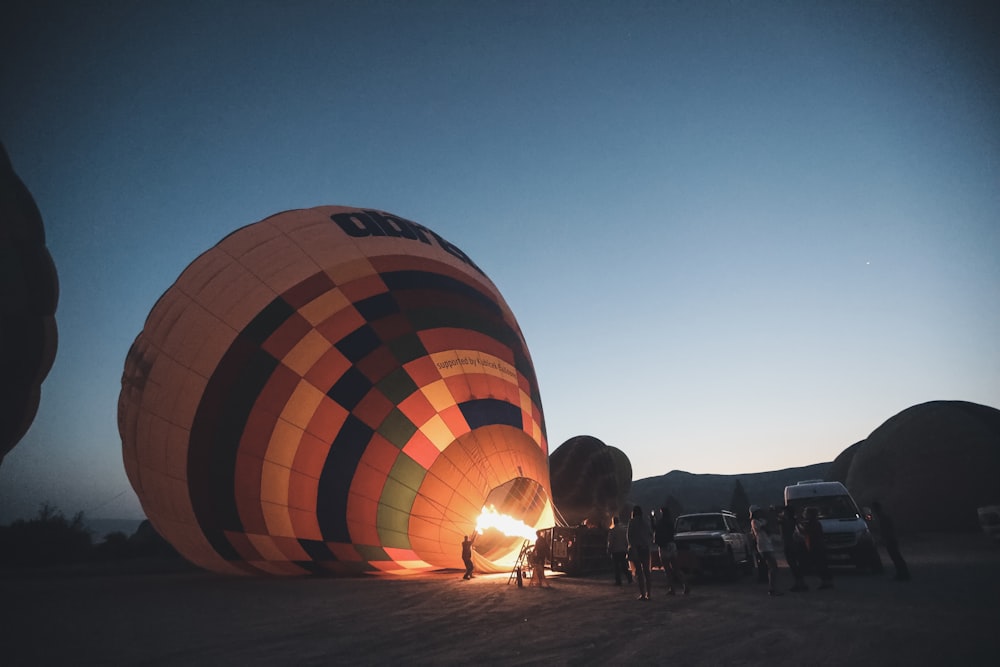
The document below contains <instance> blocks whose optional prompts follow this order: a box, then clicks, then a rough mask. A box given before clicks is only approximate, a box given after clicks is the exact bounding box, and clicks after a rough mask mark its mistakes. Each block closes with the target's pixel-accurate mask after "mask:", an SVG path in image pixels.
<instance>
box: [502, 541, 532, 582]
mask: <svg viewBox="0 0 1000 667" xmlns="http://www.w3.org/2000/svg"><path fill="white" fill-rule="evenodd" d="M531 548H532V544H531V540H525V541H524V544H522V545H521V551H520V553H518V554H517V562H516V563H514V568H513V569H512V570H511V571H510V576H509V577H507V584H508V585H510V582H512V581H517V585H518V586H521V582H522V580H523V575H522V568H523V565H524V562H525V559H526V558H527V557H528V553H529V552H530V551H531ZM529 568H530V564H529Z"/></svg>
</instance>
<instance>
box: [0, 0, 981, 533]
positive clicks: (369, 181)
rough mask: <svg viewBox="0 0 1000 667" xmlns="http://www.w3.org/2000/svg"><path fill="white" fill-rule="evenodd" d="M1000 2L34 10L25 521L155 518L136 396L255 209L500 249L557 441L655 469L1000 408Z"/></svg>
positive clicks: (814, 445)
mask: <svg viewBox="0 0 1000 667" xmlns="http://www.w3.org/2000/svg"><path fill="white" fill-rule="evenodd" d="M989 6H990V5H989V3H971V2H966V3H963V2H957V3H956V2H940V3H937V2H909V3H888V2H763V1H761V2H739V1H729V2H723V1H713V0H707V1H705V2H638V1H635V2H630V1H627V0H626V1H617V2H610V1H603V2H602V1H591V2H554V1H553V2H546V1H539V2H518V1H503V2H475V1H470V2H433V1H423V0H421V1H419V2H406V1H402V0H401V1H389V2H370V1H367V2H312V1H301V0H299V1H289V2H277V1H274V2H265V1H262V0H245V1H241V2H235V1H230V2H226V1H221V0H204V1H198V2H194V1H188V0H179V1H177V2H162V3H152V2H133V1H124V0H106V1H100V2H98V1H93V0H92V1H88V2H55V1H53V0H48V1H44V0H43V1H41V2H36V1H34V0H30V1H25V0H14V1H13V2H8V3H5V4H4V10H3V13H4V17H3V19H4V20H3V21H0V140H2V141H3V143H4V145H5V146H6V149H7V152H8V154H9V156H10V159H11V162H12V164H13V166H14V169H15V171H16V172H17V173H18V175H19V176H20V178H21V180H22V181H24V183H25V185H26V186H27V187H28V189H29V190H30V191H31V193H32V195H33V196H34V198H35V201H36V203H37V204H38V207H39V209H40V211H41V214H42V218H43V220H44V223H45V228H46V234H47V245H48V248H49V251H50V253H51V254H52V257H53V260H54V262H55V265H56V268H57V270H58V273H59V282H60V299H59V306H58V310H57V312H56V320H57V324H58V328H59V346H58V353H57V357H56V360H55V364H54V366H53V368H52V370H51V372H50V373H49V375H48V376H47V378H46V380H45V382H44V384H43V386H42V402H41V406H40V408H39V411H38V414H37V416H36V418H35V421H34V423H33V425H32V427H31V429H30V430H29V432H28V433H27V435H26V436H25V437H24V438H23V439H22V440H21V442H20V443H19V444H18V445H17V446H16V447H15V448H14V449H13V450H12V451H11V452H10V454H8V455H7V457H6V458H5V459H4V462H3V464H2V466H0V523H6V522H9V521H11V520H14V519H17V518H30V517H32V516H34V515H35V514H36V513H37V511H38V508H39V507H40V505H41V504H42V503H43V502H47V503H50V504H53V505H55V506H56V507H58V508H59V509H60V510H62V511H63V512H65V513H66V514H67V515H69V514H75V513H76V512H78V511H83V512H84V513H85V515H86V516H88V517H113V518H141V517H142V516H143V515H142V510H141V507H140V505H139V502H138V499H137V498H136V496H135V494H134V493H133V491H132V489H131V486H130V485H129V482H128V479H127V477H126V475H125V471H124V465H123V462H122V453H121V440H120V438H119V434H118V429H117V401H118V394H119V391H120V389H121V375H122V371H123V368H124V362H125V356H126V353H127V352H128V349H129V346H130V345H131V343H132V341H133V340H134V339H135V337H136V335H137V334H138V333H139V332H140V331H141V330H142V327H143V323H144V321H145V318H146V316H147V315H148V313H149V311H150V309H151V308H152V307H153V304H154V303H155V302H156V300H157V298H158V297H159V296H160V295H161V294H162V293H163V292H164V291H165V290H166V289H167V288H168V287H170V285H171V284H172V283H173V282H174V280H175V279H176V278H177V277H178V275H179V274H180V273H181V272H182V271H183V270H184V268H185V267H186V266H187V265H188V264H189V263H190V262H191V261H193V260H194V259H195V258H196V257H197V256H198V255H199V254H200V253H202V252H204V251H205V250H207V249H208V248H210V247H211V246H213V245H215V243H217V242H218V241H219V240H221V239H222V238H223V237H224V236H226V235H227V234H228V233H230V232H231V231H233V230H235V229H237V228H239V227H242V226H244V225H247V224H250V223H253V222H256V221H258V220H260V219H262V218H265V217H268V216H270V215H272V214H274V213H277V212H280V211H284V210H288V209H295V208H308V207H313V206H320V205H344V206H359V207H370V208H377V209H381V210H385V211H389V212H391V213H394V214H397V215H400V216H403V217H405V218H408V219H410V220H415V221H417V222H419V223H421V224H423V225H425V226H427V227H429V228H431V229H433V230H434V231H435V232H437V233H439V234H440V235H441V236H443V237H444V238H446V239H447V240H448V241H450V242H452V243H454V244H455V245H457V246H458V247H460V248H461V249H462V250H464V251H465V252H466V253H467V254H468V255H469V256H470V257H471V258H472V259H473V260H474V261H475V262H476V263H477V264H478V265H479V266H480V267H481V268H482V269H483V270H484V271H485V272H486V274H487V275H488V276H489V277H490V278H491V279H492V280H493V282H494V283H495V284H496V285H497V287H498V288H499V290H500V291H501V293H502V294H503V295H504V298H505V299H506V301H507V302H508V304H509V305H510V307H511V309H512V311H513V312H514V315H515V317H516V318H517V320H518V322H519V324H520V326H521V329H522V331H523V333H524V336H525V338H526V340H527V343H528V347H529V350H530V352H531V355H532V359H533V361H534V365H535V370H536V373H537V376H538V381H539V385H540V389H541V397H542V406H543V409H544V416H545V422H546V427H547V433H548V441H549V449H550V452H551V451H552V450H554V449H555V448H556V447H558V446H559V445H560V444H561V443H563V442H565V441H566V440H568V439H570V438H572V437H574V436H577V435H591V436H594V437H597V438H599V439H600V440H602V441H603V442H605V443H607V444H608V445H612V446H615V447H617V448H619V449H621V450H622V451H624V452H625V453H626V454H627V455H628V456H629V458H630V460H631V462H632V466H633V478H634V479H642V478H645V477H652V476H656V475H662V474H665V473H667V472H669V471H671V470H686V471H688V472H693V473H718V474H739V473H752V472H762V471H768V470H779V469H783V468H788V467H796V466H804V465H810V464H813V463H820V462H826V461H832V460H833V459H834V458H835V457H836V456H837V455H838V454H840V452H842V451H843V450H844V449H845V448H847V447H848V446H850V445H852V444H853V443H855V442H858V441H859V440H862V439H864V438H866V437H867V436H868V435H869V434H870V433H871V432H872V431H873V430H875V429H876V428H877V427H878V426H879V425H881V424H882V423H883V422H885V421H886V420H887V419H889V418H890V417H892V416H893V415H895V414H897V413H899V412H900V411H902V410H904V409H906V408H908V407H910V406H913V405H916V404H919V403H923V402H926V401H932V400H963V401H971V402H975V403H981V404H984V405H990V406H993V407H1000V307H998V306H1000V298H998V296H1000V47H998V46H997V44H996V40H995V36H996V34H998V33H1000V30H998V28H1000V22H998V20H997V16H996V13H997V12H996V10H995V9H988V8H989Z"/></svg>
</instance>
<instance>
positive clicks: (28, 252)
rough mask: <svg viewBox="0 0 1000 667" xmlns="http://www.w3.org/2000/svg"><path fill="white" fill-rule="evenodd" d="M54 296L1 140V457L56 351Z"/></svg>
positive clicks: (33, 210)
mask: <svg viewBox="0 0 1000 667" xmlns="http://www.w3.org/2000/svg"><path fill="white" fill-rule="evenodd" d="M58 301H59V280H58V276H57V275H56V268H55V264H53V262H52V257H51V255H49V251H48V248H47V247H46V245H45V227H44V225H43V223H42V216H41V214H40V213H39V211H38V206H36V205H35V200H34V199H33V198H32V196H31V193H30V192H29V191H28V188H27V187H25V185H24V183H22V182H21V179H20V178H18V176H17V174H16V173H15V172H14V168H13V166H12V165H11V163H10V160H9V159H8V157H7V151H6V149H4V148H3V145H2V144H0V340H2V341H3V346H2V350H0V396H3V400H2V401H0V462H2V461H3V458H4V455H5V454H7V452H9V451H10V450H11V449H13V447H14V446H15V445H16V444H17V443H18V442H19V441H20V440H21V438H23V437H24V435H25V433H27V431H28V428H29V427H30V426H31V424H32V422H33V421H34V419H35V415H36V414H37V413H38V404H39V401H40V399H41V388H42V381H43V380H44V379H45V377H46V376H47V375H48V373H49V370H51V368H52V363H53V362H54V361H55V356H56V347H57V342H58V341H57V338H58V336H57V329H56V319H55V313H56V304H57V303H58Z"/></svg>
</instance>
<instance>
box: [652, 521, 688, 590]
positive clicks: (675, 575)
mask: <svg viewBox="0 0 1000 667" xmlns="http://www.w3.org/2000/svg"><path fill="white" fill-rule="evenodd" d="M653 542H654V543H655V544H656V546H657V547H658V548H659V550H660V563H662V564H663V571H664V573H666V575H667V595H673V594H674V582H677V583H679V584H680V585H681V586H683V590H684V595H687V594H688V592H689V590H690V589H689V588H688V584H687V577H685V576H684V573H683V572H681V568H680V566H679V565H678V564H677V543H676V542H674V516H673V514H671V513H670V508H669V507H661V508H660V520H659V521H657V522H656V528H655V529H654V531H653Z"/></svg>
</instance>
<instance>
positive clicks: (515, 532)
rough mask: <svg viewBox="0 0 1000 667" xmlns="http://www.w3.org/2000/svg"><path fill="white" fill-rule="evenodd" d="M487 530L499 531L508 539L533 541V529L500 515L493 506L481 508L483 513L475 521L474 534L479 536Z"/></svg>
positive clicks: (509, 517)
mask: <svg viewBox="0 0 1000 667" xmlns="http://www.w3.org/2000/svg"><path fill="white" fill-rule="evenodd" d="M489 528H493V529H495V530H498V531H500V532H501V533H503V534H504V535H507V536H510V537H523V538H524V539H526V540H533V539H535V529H534V528H532V527H531V526H529V525H528V524H526V523H524V522H523V521H520V520H518V519H515V518H514V517H512V516H507V515H506V514H501V513H500V512H498V511H497V508H496V507H494V506H493V505H490V506H489V507H484V508H483V513H482V514H480V515H479V518H478V519H476V532H477V533H479V534H480V535H482V534H483V532H484V531H486V530H487V529H489Z"/></svg>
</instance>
